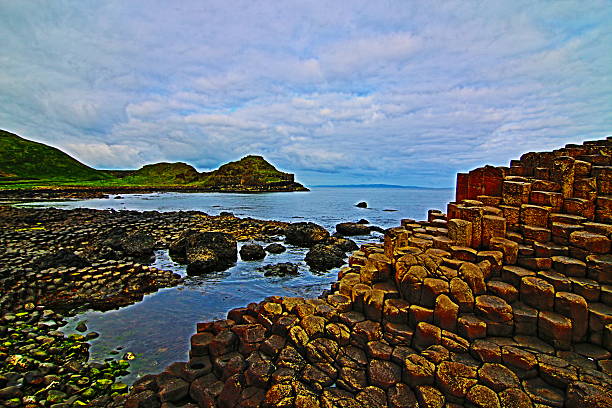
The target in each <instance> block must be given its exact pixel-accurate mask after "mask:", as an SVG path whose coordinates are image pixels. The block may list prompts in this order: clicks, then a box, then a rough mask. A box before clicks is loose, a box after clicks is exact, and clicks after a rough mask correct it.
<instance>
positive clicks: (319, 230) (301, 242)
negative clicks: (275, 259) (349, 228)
mask: <svg viewBox="0 0 612 408" xmlns="http://www.w3.org/2000/svg"><path fill="white" fill-rule="evenodd" d="M285 237H286V241H287V243H289V244H291V245H296V246H300V247H312V246H313V245H316V244H319V243H322V242H324V241H325V240H326V239H327V238H329V232H327V230H326V229H325V228H323V227H322V226H320V225H317V224H315V223H312V222H298V223H294V224H289V226H287V229H286V230H285Z"/></svg>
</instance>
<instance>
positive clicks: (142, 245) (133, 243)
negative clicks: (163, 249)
mask: <svg viewBox="0 0 612 408" xmlns="http://www.w3.org/2000/svg"><path fill="white" fill-rule="evenodd" d="M155 244H156V242H155V238H153V235H151V234H150V233H148V232H144V231H135V232H131V233H129V234H127V235H126V236H125V237H124V238H123V239H122V240H121V248H122V249H123V252H124V253H125V254H126V255H129V256H134V257H139V258H142V257H147V256H152V255H153V251H154V250H155Z"/></svg>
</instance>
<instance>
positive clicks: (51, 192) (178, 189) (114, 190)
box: [0, 183, 309, 202]
mask: <svg viewBox="0 0 612 408" xmlns="http://www.w3.org/2000/svg"><path fill="white" fill-rule="evenodd" d="M299 191H309V190H308V189H307V188H306V187H303V186H301V185H299V186H296V185H293V184H286V185H285V184H282V183H280V184H278V185H273V186H236V187H231V186H227V187H207V188H203V187H194V186H181V185H177V186H116V187H84V186H58V187H48V188H35V189H0V200H2V201H7V200H10V201H16V202H27V201H46V200H49V201H51V200H87V199H92V198H108V196H109V195H111V194H113V195H116V194H152V193H241V194H258V193H271V192H299Z"/></svg>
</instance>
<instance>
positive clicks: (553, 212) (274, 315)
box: [127, 137, 612, 408]
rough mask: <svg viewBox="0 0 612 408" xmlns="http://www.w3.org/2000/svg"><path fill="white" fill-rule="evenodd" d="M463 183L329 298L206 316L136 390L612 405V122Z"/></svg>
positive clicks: (225, 402) (230, 397) (135, 401)
mask: <svg viewBox="0 0 612 408" xmlns="http://www.w3.org/2000/svg"><path fill="white" fill-rule="evenodd" d="M456 192H457V198H456V201H455V202H453V203H449V204H448V207H447V213H446V214H445V213H443V212H442V211H439V210H430V211H429V213H428V219H427V220H426V221H419V222H417V221H414V220H410V219H405V220H402V221H401V225H399V226H397V227H395V228H390V229H388V230H386V231H385V235H384V243H375V244H364V245H362V246H361V247H360V249H359V251H355V252H354V253H353V254H352V255H351V256H350V257H349V266H348V267H345V268H342V269H341V270H340V272H339V273H338V281H337V282H335V283H333V284H332V287H331V290H329V291H325V292H324V294H322V295H321V297H320V298H319V299H304V298H295V297H279V296H271V297H268V298H266V299H265V300H264V301H262V302H259V303H251V304H249V305H248V306H245V307H241V308H237V309H233V310H230V311H229V312H228V314H227V319H223V320H217V321H213V322H206V323H199V324H198V325H197V328H196V329H197V333H196V334H194V335H193V336H192V338H191V352H190V360H189V361H188V362H184V363H175V364H173V365H170V366H169V367H168V368H167V369H166V370H165V371H164V372H163V373H162V374H160V375H158V376H148V377H146V378H143V379H141V380H139V381H138V382H137V384H135V386H134V389H133V391H132V393H131V394H130V396H129V398H128V399H127V401H128V403H129V404H131V405H130V406H133V407H136V406H145V404H152V403H157V404H161V403H167V404H168V405H169V406H170V404H175V405H183V406H184V404H194V405H195V404H197V406H199V407H217V406H218V407H224V408H225V407H227V408H229V407H257V406H261V407H290V406H303V407H355V408H366V407H393V408H397V407H438V408H442V407H447V408H451V407H453V408H454V407H463V406H465V407H478V408H488V407H493V408H510V407H512V408H533V407H567V408H601V407H610V406H612V378H611V376H610V375H611V374H612V290H611V288H612V256H611V255H610V251H611V242H612V137H611V138H608V139H606V140H600V141H593V142H585V143H584V144H582V145H567V146H565V147H564V148H562V149H558V150H555V151H554V152H546V153H528V154H526V155H523V157H521V160H518V161H512V162H511V165H510V167H490V166H488V167H485V168H481V169H476V170H473V171H471V172H470V173H468V174H460V175H458V183H457V189H456ZM327 247H328V246H326V245H325V244H322V243H319V244H316V245H314V246H312V248H311V252H313V253H316V252H319V251H321V252H324V250H325V251H326V250H328V248H327ZM329 251H330V252H334V251H333V250H331V249H330V250H329ZM194 364H199V365H198V367H200V368H201V371H198V372H197V374H194V371H193V369H192V367H193V365H194ZM178 390H180V392H179V391H178ZM141 404H142V405H141Z"/></svg>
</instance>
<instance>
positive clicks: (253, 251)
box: [240, 244, 266, 261]
mask: <svg viewBox="0 0 612 408" xmlns="http://www.w3.org/2000/svg"><path fill="white" fill-rule="evenodd" d="M265 257H266V251H265V250H264V249H263V247H262V246H261V245H259V244H246V245H243V246H242V248H240V258H241V259H242V260H243V261H258V260H260V259H264V258H265Z"/></svg>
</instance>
